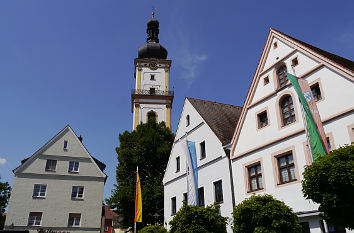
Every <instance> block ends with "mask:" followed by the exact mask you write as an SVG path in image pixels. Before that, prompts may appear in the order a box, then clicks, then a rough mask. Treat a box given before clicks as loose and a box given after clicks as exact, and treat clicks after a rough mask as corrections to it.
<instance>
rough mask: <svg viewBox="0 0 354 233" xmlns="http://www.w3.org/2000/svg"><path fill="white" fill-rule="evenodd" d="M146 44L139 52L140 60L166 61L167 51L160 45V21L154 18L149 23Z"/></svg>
mask: <svg viewBox="0 0 354 233" xmlns="http://www.w3.org/2000/svg"><path fill="white" fill-rule="evenodd" d="M146 33H147V39H146V44H145V45H143V46H141V47H140V48H139V50H138V58H157V59H166V58H167V50H166V49H165V48H164V47H163V46H162V45H160V44H159V21H158V20H156V19H154V18H152V19H150V20H149V21H148V22H147V29H146Z"/></svg>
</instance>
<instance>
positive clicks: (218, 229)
mask: <svg viewBox="0 0 354 233" xmlns="http://www.w3.org/2000/svg"><path fill="white" fill-rule="evenodd" d="M219 208H220V207H219V206H218V205H211V206H207V207H206V208H204V207H199V206H191V205H183V207H182V208H181V209H180V210H179V211H178V212H177V213H176V216H175V217H174V218H173V219H172V220H171V221H170V226H171V229H170V233H190V232H193V233H209V232H210V233H226V221H227V218H226V217H222V216H220V215H219Z"/></svg>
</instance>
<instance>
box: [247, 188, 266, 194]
mask: <svg viewBox="0 0 354 233" xmlns="http://www.w3.org/2000/svg"><path fill="white" fill-rule="evenodd" d="M261 191H264V188H261V189H255V190H248V191H247V193H256V192H261Z"/></svg>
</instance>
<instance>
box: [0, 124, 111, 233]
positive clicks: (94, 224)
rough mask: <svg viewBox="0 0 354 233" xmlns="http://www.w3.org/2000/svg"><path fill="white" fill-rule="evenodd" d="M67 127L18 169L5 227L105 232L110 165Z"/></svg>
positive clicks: (34, 230) (33, 230)
mask: <svg viewBox="0 0 354 233" xmlns="http://www.w3.org/2000/svg"><path fill="white" fill-rule="evenodd" d="M81 141H82V138H81V136H80V138H78V137H77V136H76V135H75V133H74V131H73V130H72V129H71V127H70V126H69V125H68V126H66V127H65V128H64V129H63V130H61V131H60V132H59V133H58V134H57V135H55V136H54V137H53V138H52V139H51V140H49V141H48V142H47V143H46V144H45V145H44V146H43V147H41V148H40V149H39V150H38V151H37V152H35V153H34V154H33V155H32V156H31V157H29V158H27V159H25V160H23V161H22V164H21V165H20V166H19V167H17V168H16V169H14V171H13V172H14V174H15V178H14V182H13V186H12V192H11V198H10V202H9V206H8V215H7V217H6V222H5V229H14V230H30V232H37V230H38V229H44V230H48V229H51V230H53V231H55V232H78V233H79V232H100V230H101V214H102V198H103V188H104V184H105V181H106V177H107V176H106V175H105V174H104V172H103V170H104V168H105V165H104V164H103V163H102V162H100V161H98V160H97V159H95V158H93V157H92V156H91V155H90V154H89V152H88V151H87V150H86V148H85V147H84V145H83V144H82V142H81Z"/></svg>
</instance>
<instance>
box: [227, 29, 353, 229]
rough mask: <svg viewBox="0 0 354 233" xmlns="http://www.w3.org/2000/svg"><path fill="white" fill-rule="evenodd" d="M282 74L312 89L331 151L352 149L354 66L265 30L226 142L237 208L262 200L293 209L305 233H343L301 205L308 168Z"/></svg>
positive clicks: (293, 98) (291, 93)
mask: <svg viewBox="0 0 354 233" xmlns="http://www.w3.org/2000/svg"><path fill="white" fill-rule="evenodd" d="M292 67H293V68H292ZM283 70H287V71H288V72H289V73H291V74H294V71H295V74H296V76H297V77H299V78H301V79H305V80H306V81H308V83H309V84H310V87H311V89H312V93H313V94H314V98H315V100H316V101H317V107H318V110H319V112H320V115H321V119H322V122H323V126H324V130H325V133H326V135H327V140H328V142H329V143H330V147H331V149H332V150H333V149H335V148H338V147H340V146H343V145H345V144H350V143H351V142H354V101H353V100H354V85H353V84H354V62H353V61H350V60H347V59H345V58H342V57H339V56H337V55H334V54H331V53H329V52H326V51H324V50H321V49H319V48H316V47H314V46H312V45H309V44H307V43H304V42H302V41H299V40H297V39H294V38H292V37H290V36H287V35H285V34H283V33H281V32H279V31H277V30H275V29H271V30H270V32H269V35H268V38H267V41H266V44H265V47H264V50H263V52H262V55H261V58H260V61H259V64H258V67H257V70H256V73H255V75H254V77H253V81H252V83H251V86H250V89H249V92H248V94H247V97H246V100H245V102H244V107H243V110H242V114H241V116H240V119H239V121H238V124H237V127H236V129H235V134H234V136H233V139H232V150H231V157H232V170H233V174H234V176H233V178H234V186H235V199H236V204H238V203H240V202H241V201H243V200H244V199H245V198H247V197H250V196H251V195H252V194H255V193H257V194H260V193H268V194H271V195H273V196H274V197H275V198H277V199H279V200H282V201H284V202H285V204H287V205H289V206H290V207H291V208H293V210H294V212H296V213H297V214H298V216H299V219H300V222H301V223H302V225H303V227H304V229H306V231H304V232H311V233H317V232H345V231H341V230H340V229H337V230H335V229H334V228H333V227H331V226H327V225H326V223H324V222H323V221H322V220H321V219H320V218H319V212H318V205H317V204H315V203H313V202H312V201H309V200H305V198H304V197H303V194H302V191H301V180H302V179H303V176H302V173H303V171H304V167H305V166H306V165H308V164H311V161H312V160H311V157H310V155H309V153H308V149H307V144H306V135H305V130H304V123H303V119H302V116H301V109H300V103H299V100H298V97H297V94H296V92H295V90H294V88H293V87H292V85H291V83H290V82H287V81H286V80H285V78H284V75H283V74H282V71H283ZM226 168H227V167H226V166H225V168H224V169H226ZM347 232H348V231H347Z"/></svg>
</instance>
